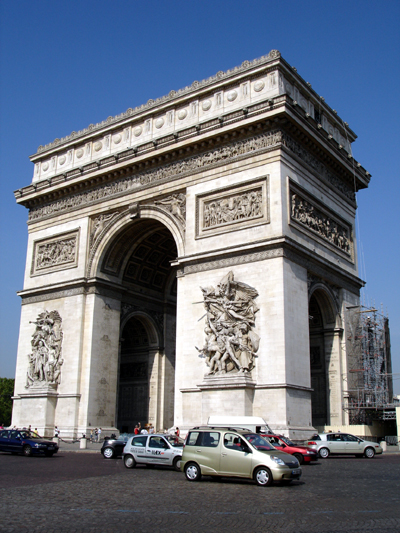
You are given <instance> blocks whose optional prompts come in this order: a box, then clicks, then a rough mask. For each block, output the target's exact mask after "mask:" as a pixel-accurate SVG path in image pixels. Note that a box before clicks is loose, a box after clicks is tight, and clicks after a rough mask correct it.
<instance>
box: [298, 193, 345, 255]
mask: <svg viewBox="0 0 400 533" xmlns="http://www.w3.org/2000/svg"><path fill="white" fill-rule="evenodd" d="M290 198H291V215H290V218H291V220H292V221H294V222H296V223H297V224H300V225H301V226H303V227H305V228H307V229H308V230H310V231H312V232H313V233H316V234H317V235H318V236H319V237H322V239H324V240H325V241H328V242H329V243H330V244H332V245H333V246H335V247H336V248H339V249H340V250H341V251H342V252H345V253H346V254H348V255H349V256H351V254H352V241H351V228H350V226H349V225H345V224H344V223H343V224H340V223H339V222H338V221H337V219H336V218H334V217H333V216H329V215H328V214H327V213H326V212H325V210H322V209H321V208H319V207H317V206H316V205H315V204H314V203H313V202H311V201H310V200H309V199H305V198H304V197H303V196H302V195H301V194H299V193H298V192H297V191H293V190H291V191H290Z"/></svg>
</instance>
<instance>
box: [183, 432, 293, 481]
mask: <svg viewBox="0 0 400 533" xmlns="http://www.w3.org/2000/svg"><path fill="white" fill-rule="evenodd" d="M181 470H182V471H183V472H184V473H185V476H186V479H187V480H188V481H199V480H200V479H201V476H202V475H204V476H214V477H223V476H229V477H241V478H247V479H254V481H255V482H256V483H257V484H258V485H260V486H268V485H271V484H272V483H273V482H274V481H281V482H283V483H290V482H291V481H293V479H300V476H301V473H302V472H301V468H300V465H299V462H298V460H297V459H296V458H295V457H294V456H293V455H289V454H288V453H285V452H280V451H278V450H276V449H275V448H274V447H273V446H272V445H271V444H270V443H269V442H268V441H267V440H266V439H264V438H263V437H261V435H259V434H257V433H253V432H251V431H249V430H248V429H242V430H240V429H236V428H228V427H227V428H221V427H209V426H206V427H195V428H193V429H191V430H190V431H189V432H188V434H187V436H186V440H185V444H184V447H183V454H182V460H181Z"/></svg>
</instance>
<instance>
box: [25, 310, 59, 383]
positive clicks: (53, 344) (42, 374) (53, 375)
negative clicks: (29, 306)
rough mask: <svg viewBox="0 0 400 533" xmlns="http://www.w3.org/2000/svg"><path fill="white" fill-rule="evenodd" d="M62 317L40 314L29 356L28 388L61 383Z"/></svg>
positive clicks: (45, 312) (51, 313)
mask: <svg viewBox="0 0 400 533" xmlns="http://www.w3.org/2000/svg"><path fill="white" fill-rule="evenodd" d="M61 322H62V320H61V317H60V315H59V313H58V312H57V311H51V312H48V311H44V312H43V313H40V314H39V316H38V318H37V319H36V322H31V323H32V324H36V330H35V332H34V333H33V335H32V341H31V345H32V353H30V354H28V357H29V368H28V372H27V376H26V388H29V387H31V386H33V385H34V386H42V385H45V384H59V383H60V381H61V366H62V364H63V362H64V361H63V359H62V358H61V348H62V347H61V345H62V338H63V332H62V331H61Z"/></svg>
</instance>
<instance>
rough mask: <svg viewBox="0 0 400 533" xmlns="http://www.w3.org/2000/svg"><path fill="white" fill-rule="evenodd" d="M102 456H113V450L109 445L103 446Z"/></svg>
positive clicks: (106, 457) (107, 457) (108, 457)
mask: <svg viewBox="0 0 400 533" xmlns="http://www.w3.org/2000/svg"><path fill="white" fill-rule="evenodd" d="M103 456H104V458H105V459H112V458H113V457H114V450H113V449H112V448H110V447H108V448H104V450H103Z"/></svg>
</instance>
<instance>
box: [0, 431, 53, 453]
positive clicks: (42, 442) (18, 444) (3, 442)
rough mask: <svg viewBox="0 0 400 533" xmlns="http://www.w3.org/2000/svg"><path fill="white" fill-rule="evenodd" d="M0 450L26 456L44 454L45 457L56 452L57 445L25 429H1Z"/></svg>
mask: <svg viewBox="0 0 400 533" xmlns="http://www.w3.org/2000/svg"><path fill="white" fill-rule="evenodd" d="M0 451H2V452H10V453H12V454H17V453H21V454H22V455H25V456H26V457H30V456H31V455H33V454H44V455H45V456H46V457H52V456H53V455H54V454H55V453H57V452H58V445H57V444H56V443H55V442H52V441H50V440H46V439H43V438H42V437H39V436H38V435H37V434H36V433H32V432H30V431H28V430H26V429H2V430H1V431H0Z"/></svg>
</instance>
